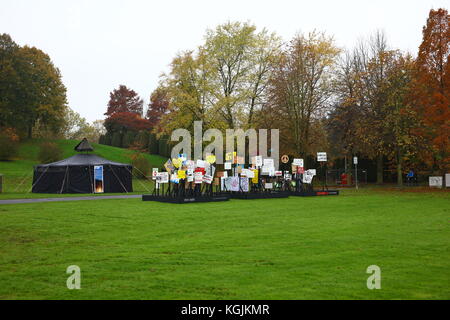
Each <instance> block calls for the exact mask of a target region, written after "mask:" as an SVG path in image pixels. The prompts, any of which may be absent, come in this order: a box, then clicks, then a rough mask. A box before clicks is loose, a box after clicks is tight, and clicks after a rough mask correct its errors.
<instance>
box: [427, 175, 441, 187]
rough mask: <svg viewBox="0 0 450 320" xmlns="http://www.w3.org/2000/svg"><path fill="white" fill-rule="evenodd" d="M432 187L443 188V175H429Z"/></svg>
mask: <svg viewBox="0 0 450 320" xmlns="http://www.w3.org/2000/svg"><path fill="white" fill-rule="evenodd" d="M428 181H429V183H430V187H437V188H442V177H429V178H428Z"/></svg>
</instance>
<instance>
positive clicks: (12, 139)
mask: <svg viewBox="0 0 450 320" xmlns="http://www.w3.org/2000/svg"><path fill="white" fill-rule="evenodd" d="M18 152H19V136H18V135H17V134H16V132H15V131H14V129H11V128H6V129H3V130H0V160H13V159H14V157H16V156H17V154H18Z"/></svg>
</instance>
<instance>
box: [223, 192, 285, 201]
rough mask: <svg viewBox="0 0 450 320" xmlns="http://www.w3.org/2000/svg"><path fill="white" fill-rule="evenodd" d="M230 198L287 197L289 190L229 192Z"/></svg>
mask: <svg viewBox="0 0 450 320" xmlns="http://www.w3.org/2000/svg"><path fill="white" fill-rule="evenodd" d="M230 197H231V199H245V200H251V199H274V198H287V197H289V192H285V191H273V192H236V193H231V194H230Z"/></svg>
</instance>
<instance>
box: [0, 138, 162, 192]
mask: <svg viewBox="0 0 450 320" xmlns="http://www.w3.org/2000/svg"><path fill="white" fill-rule="evenodd" d="M56 142H57V143H58V145H59V146H60V147H61V149H62V150H63V158H67V157H70V156H73V155H75V154H76V152H75V151H74V150H73V148H74V147H75V146H76V145H77V143H78V142H79V141H75V140H57V141H56ZM40 143H41V141H40V140H36V139H35V140H30V141H27V142H24V143H22V144H21V146H20V151H19V156H18V159H17V160H15V161H0V174H3V175H4V177H3V179H4V186H3V191H4V193H3V194H0V199H7V198H8V199H9V198H30V197H34V198H36V197H48V196H49V195H41V194H39V195H38V194H31V193H28V191H29V190H30V189H31V184H32V179H33V166H34V165H36V164H39V161H38V152H39V145H40ZM93 147H94V150H95V154H98V155H99V156H101V157H104V158H106V159H109V160H112V161H117V162H123V163H129V162H130V158H129V155H130V154H131V151H130V150H126V149H121V148H116V147H111V146H105V145H101V144H95V143H94V144H93ZM145 156H146V157H147V159H148V160H149V161H150V163H151V164H152V166H153V167H158V168H161V167H162V166H163V164H164V162H165V161H166V159H164V158H163V157H160V156H158V155H149V154H145ZM142 184H144V186H142ZM133 185H134V190H135V191H136V192H140V193H142V192H144V191H147V189H148V188H151V186H150V183H147V182H146V181H134V183H133Z"/></svg>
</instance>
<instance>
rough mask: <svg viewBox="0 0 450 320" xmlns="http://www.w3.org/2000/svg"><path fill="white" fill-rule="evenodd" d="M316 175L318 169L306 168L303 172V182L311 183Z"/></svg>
mask: <svg viewBox="0 0 450 320" xmlns="http://www.w3.org/2000/svg"><path fill="white" fill-rule="evenodd" d="M315 175H316V169H309V170H306V171H305V173H304V174H303V183H308V184H310V183H311V182H312V179H313V178H314V176H315Z"/></svg>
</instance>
